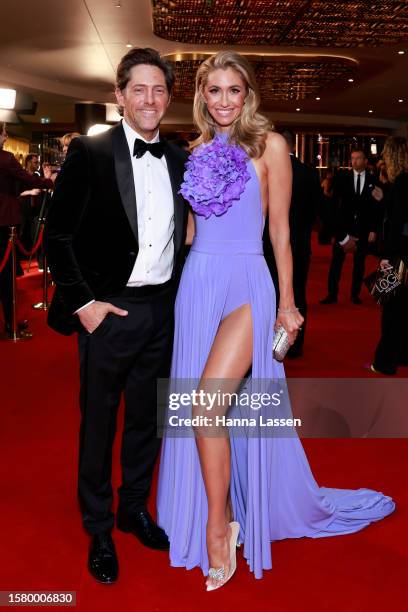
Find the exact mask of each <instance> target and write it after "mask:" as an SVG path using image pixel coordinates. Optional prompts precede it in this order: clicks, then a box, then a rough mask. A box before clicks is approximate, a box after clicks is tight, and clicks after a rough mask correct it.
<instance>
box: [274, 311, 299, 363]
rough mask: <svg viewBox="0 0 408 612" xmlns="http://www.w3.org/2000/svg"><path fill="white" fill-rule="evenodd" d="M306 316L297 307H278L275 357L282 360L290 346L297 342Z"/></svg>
mask: <svg viewBox="0 0 408 612" xmlns="http://www.w3.org/2000/svg"><path fill="white" fill-rule="evenodd" d="M303 321H304V318H303V317H302V315H301V314H300V312H299V310H298V309H297V308H291V309H286V310H285V309H283V308H278V316H277V317H276V323H275V332H276V334H275V339H274V344H273V351H274V357H275V359H277V360H278V361H282V360H283V358H284V357H285V355H286V353H287V351H288V349H289V347H290V346H291V345H292V344H293V343H294V342H295V340H296V336H297V335H298V333H299V330H300V329H301V327H302V324H303Z"/></svg>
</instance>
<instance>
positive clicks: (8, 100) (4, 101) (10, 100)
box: [0, 88, 16, 110]
mask: <svg viewBox="0 0 408 612" xmlns="http://www.w3.org/2000/svg"><path fill="white" fill-rule="evenodd" d="M15 104H16V90H15V89H3V88H1V89H0V108H6V109H8V110H11V109H12V108H14V106H15Z"/></svg>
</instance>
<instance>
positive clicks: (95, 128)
mask: <svg viewBox="0 0 408 612" xmlns="http://www.w3.org/2000/svg"><path fill="white" fill-rule="evenodd" d="M109 128H110V125H107V124H106V123H95V125H91V127H90V128H89V130H88V132H87V136H96V135H97V134H102V132H106V130H109Z"/></svg>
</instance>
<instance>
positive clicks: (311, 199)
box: [263, 130, 323, 358]
mask: <svg viewBox="0 0 408 612" xmlns="http://www.w3.org/2000/svg"><path fill="white" fill-rule="evenodd" d="M281 134H282V136H283V137H284V138H285V140H286V142H287V145H288V149H289V154H290V160H291V163H292V200H291V203H290V210H289V226H290V244H291V248H292V257H293V292H294V296H295V304H296V306H297V307H298V308H299V311H300V313H301V314H302V316H303V317H304V322H303V325H302V329H301V330H300V331H299V333H298V335H297V337H296V340H295V342H294V344H293V345H292V346H291V347H290V349H289V351H288V353H287V356H288V357H291V358H295V357H300V356H301V355H302V353H303V344H304V340H305V330H306V319H307V301H306V285H307V278H308V274H309V266H310V256H311V252H312V250H311V239H312V226H313V222H314V220H315V219H316V214H317V210H318V208H319V207H320V204H321V200H322V197H323V196H322V189H321V187H320V180H319V174H318V172H317V170H315V169H314V168H311V167H310V166H307V165H306V164H304V163H303V162H301V161H300V159H298V158H297V157H296V156H295V153H294V150H295V137H294V134H292V132H290V131H289V130H283V131H282V132H281ZM267 228H268V222H267V221H266V222H265V230H264V235H263V242H264V254H265V259H266V262H267V264H268V267H269V270H270V272H271V275H272V279H273V281H274V285H275V288H276V291H277V292H278V290H279V282H278V273H277V268H276V263H275V258H274V256H273V250H272V246H271V242H270V239H269V233H268V229H267ZM276 303H277V304H278V303H279V296H277V300H276Z"/></svg>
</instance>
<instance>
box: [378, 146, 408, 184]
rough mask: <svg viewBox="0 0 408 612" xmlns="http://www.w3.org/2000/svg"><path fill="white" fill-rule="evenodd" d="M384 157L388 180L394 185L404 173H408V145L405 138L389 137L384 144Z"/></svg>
mask: <svg viewBox="0 0 408 612" xmlns="http://www.w3.org/2000/svg"><path fill="white" fill-rule="evenodd" d="M382 157H383V159H384V161H385V166H386V168H387V174H388V178H389V180H390V181H391V183H393V182H394V181H395V179H396V178H397V176H398V175H399V174H401V173H402V172H408V143H407V139H406V138H404V136H389V137H388V138H387V140H386V141H385V143H384V149H383V152H382Z"/></svg>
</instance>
